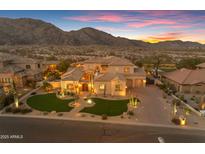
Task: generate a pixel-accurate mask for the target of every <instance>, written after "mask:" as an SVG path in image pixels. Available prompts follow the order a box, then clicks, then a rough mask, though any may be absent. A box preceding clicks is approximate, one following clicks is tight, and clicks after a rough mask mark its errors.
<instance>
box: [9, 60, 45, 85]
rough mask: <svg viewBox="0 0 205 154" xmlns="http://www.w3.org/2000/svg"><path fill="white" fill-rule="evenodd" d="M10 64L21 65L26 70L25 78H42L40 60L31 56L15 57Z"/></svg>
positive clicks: (38, 79)
mask: <svg viewBox="0 0 205 154" xmlns="http://www.w3.org/2000/svg"><path fill="white" fill-rule="evenodd" d="M11 65H13V66H18V67H21V68H22V69H24V70H25V71H26V76H27V80H34V81H40V80H42V78H43V74H42V70H43V64H42V62H41V61H40V60H34V59H31V58H17V59H15V60H13V61H12V62H11Z"/></svg>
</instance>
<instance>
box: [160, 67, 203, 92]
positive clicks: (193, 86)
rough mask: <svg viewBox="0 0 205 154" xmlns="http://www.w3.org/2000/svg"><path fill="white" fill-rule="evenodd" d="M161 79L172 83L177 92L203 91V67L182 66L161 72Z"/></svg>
mask: <svg viewBox="0 0 205 154" xmlns="http://www.w3.org/2000/svg"><path fill="white" fill-rule="evenodd" d="M162 80H164V81H165V82H169V83H170V84H172V85H174V86H175V88H176V90H177V91H179V92H185V93H205V69H196V70H190V69H185V68H182V69H180V70H176V71H173V72H168V73H164V74H162Z"/></svg>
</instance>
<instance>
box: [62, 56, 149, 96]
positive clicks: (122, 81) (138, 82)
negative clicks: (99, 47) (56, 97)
mask: <svg viewBox="0 0 205 154" xmlns="http://www.w3.org/2000/svg"><path fill="white" fill-rule="evenodd" d="M145 84H146V73H145V71H144V70H143V69H141V68H138V67H137V66H135V65H134V64H132V63H131V62H130V61H129V60H127V59H124V58H119V57H114V56H109V57H96V58H94V59H89V60H86V61H83V62H80V63H76V64H74V65H73V67H70V68H69V69H68V70H67V72H66V73H64V74H63V75H62V76H61V88H62V90H64V91H71V92H75V93H79V92H82V91H83V92H91V93H94V94H99V95H119V96H125V95H126V90H127V89H130V88H136V87H144V86H145Z"/></svg>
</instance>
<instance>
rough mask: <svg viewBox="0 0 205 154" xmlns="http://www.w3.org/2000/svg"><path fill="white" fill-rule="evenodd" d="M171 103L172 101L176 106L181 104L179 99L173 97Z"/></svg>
mask: <svg viewBox="0 0 205 154" xmlns="http://www.w3.org/2000/svg"><path fill="white" fill-rule="evenodd" d="M172 103H173V104H176V106H180V105H181V102H180V100H178V99H173V100H172Z"/></svg>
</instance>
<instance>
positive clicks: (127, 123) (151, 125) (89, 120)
mask: <svg viewBox="0 0 205 154" xmlns="http://www.w3.org/2000/svg"><path fill="white" fill-rule="evenodd" d="M0 117H10V118H33V119H47V120H66V121H79V122H80V121H82V122H96V123H107V124H119V125H130V126H149V127H163V128H174V129H183V130H200V131H205V128H198V127H179V126H175V125H165V124H153V123H142V122H136V123H134V122H119V121H113V120H106V121H105V120H95V119H94V120H92V119H82V118H78V119H76V118H69V117H66V118H65V117H54V116H52V117H48V116H33V115H32V116H31V115H27V116H25V115H10V114H3V115H2V114H1V115H0Z"/></svg>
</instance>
